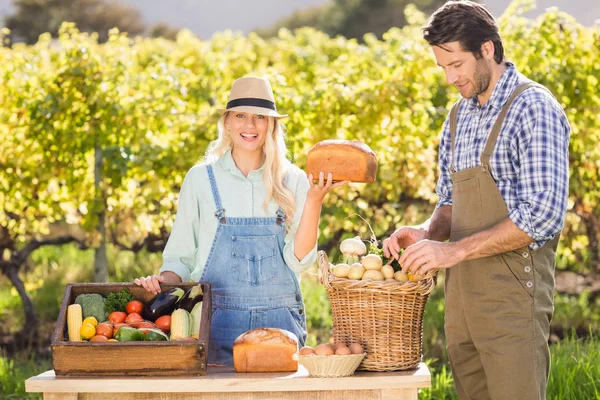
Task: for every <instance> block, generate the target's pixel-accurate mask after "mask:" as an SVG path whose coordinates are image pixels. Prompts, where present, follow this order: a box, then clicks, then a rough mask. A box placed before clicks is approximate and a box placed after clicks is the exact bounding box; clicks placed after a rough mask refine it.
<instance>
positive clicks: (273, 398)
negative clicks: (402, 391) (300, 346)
mask: <svg viewBox="0 0 600 400" xmlns="http://www.w3.org/2000/svg"><path fill="white" fill-rule="evenodd" d="M307 386H309V383H308V382H307ZM410 390H411V391H412V392H414V397H393V399H394V400H408V399H410V400H413V399H414V400H416V399H417V397H416V396H417V389H410ZM114 398H116V399H119V400H155V399H160V400H199V399H202V400H349V399H353V400H379V399H382V398H381V397H380V393H379V391H377V390H339V391H333V390H331V391H304V392H253V393H115V396H114ZM385 399H386V400H388V399H392V397H385ZM79 400H106V394H102V393H81V394H80V395H79Z"/></svg>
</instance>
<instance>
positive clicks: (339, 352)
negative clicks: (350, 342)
mask: <svg viewBox="0 0 600 400" xmlns="http://www.w3.org/2000/svg"><path fill="white" fill-rule="evenodd" d="M335 354H336V355H338V356H347V355H349V354H352V352H351V351H350V349H349V348H348V346H346V345H344V347H339V348H338V349H337V350H336V351H335Z"/></svg>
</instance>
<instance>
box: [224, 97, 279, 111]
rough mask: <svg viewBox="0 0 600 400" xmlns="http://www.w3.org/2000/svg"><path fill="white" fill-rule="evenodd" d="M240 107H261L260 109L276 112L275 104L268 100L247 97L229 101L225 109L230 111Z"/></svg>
mask: <svg viewBox="0 0 600 400" xmlns="http://www.w3.org/2000/svg"><path fill="white" fill-rule="evenodd" d="M240 106H252V107H261V108H268V109H270V110H273V111H277V110H276V109H275V103H273V102H272V101H270V100H265V99H256V98H252V97H247V98H243V99H235V100H231V101H229V102H227V109H230V108H233V107H240Z"/></svg>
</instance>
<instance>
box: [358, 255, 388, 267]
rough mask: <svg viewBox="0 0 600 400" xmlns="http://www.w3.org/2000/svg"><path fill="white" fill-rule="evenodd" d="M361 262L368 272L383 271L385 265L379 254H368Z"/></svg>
mask: <svg viewBox="0 0 600 400" xmlns="http://www.w3.org/2000/svg"><path fill="white" fill-rule="evenodd" d="M360 262H361V263H362V265H363V267H365V269H366V270H377V271H380V270H381V266H382V265H383V261H381V257H379V256H378V255H377V254H367V255H366V256H364V257H363V258H362V259H361V260H360Z"/></svg>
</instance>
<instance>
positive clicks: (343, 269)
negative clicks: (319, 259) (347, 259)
mask: <svg viewBox="0 0 600 400" xmlns="http://www.w3.org/2000/svg"><path fill="white" fill-rule="evenodd" d="M349 271H350V266H349V265H348V264H338V265H336V266H335V267H333V270H332V271H331V272H332V273H333V276H335V277H336V278H347V277H348V272H349Z"/></svg>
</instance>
